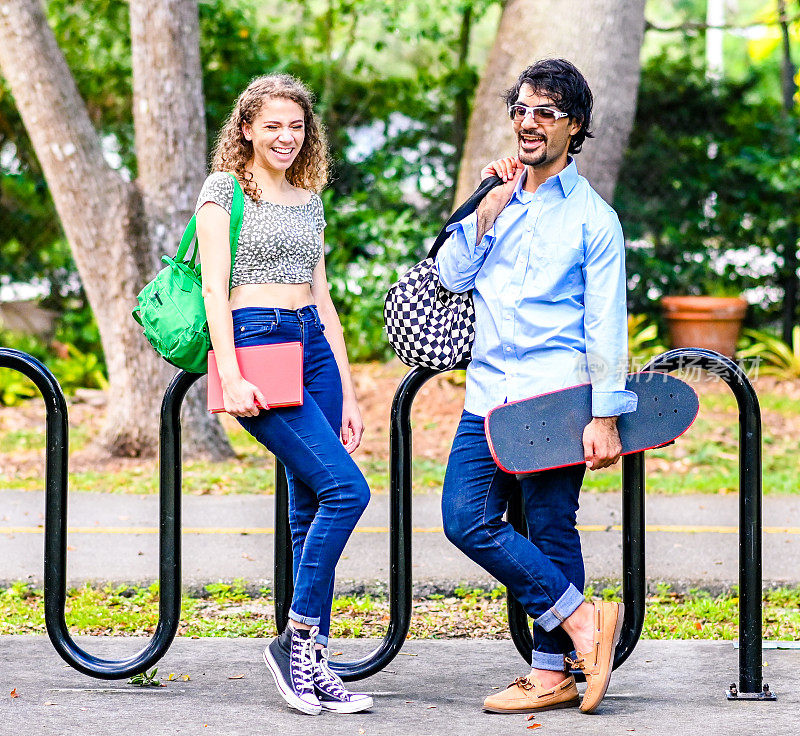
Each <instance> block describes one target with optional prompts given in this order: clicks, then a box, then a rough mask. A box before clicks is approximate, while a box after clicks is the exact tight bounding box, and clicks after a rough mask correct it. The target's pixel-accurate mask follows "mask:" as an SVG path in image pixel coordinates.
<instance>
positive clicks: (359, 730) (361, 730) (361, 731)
mask: <svg viewBox="0 0 800 736" xmlns="http://www.w3.org/2000/svg"><path fill="white" fill-rule="evenodd" d="M358 732H359V733H366V731H365V730H364V729H363V728H359V729H358Z"/></svg>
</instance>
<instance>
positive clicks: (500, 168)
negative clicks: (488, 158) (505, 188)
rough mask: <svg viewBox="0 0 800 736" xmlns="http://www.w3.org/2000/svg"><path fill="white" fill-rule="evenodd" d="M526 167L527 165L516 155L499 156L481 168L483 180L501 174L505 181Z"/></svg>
mask: <svg viewBox="0 0 800 736" xmlns="http://www.w3.org/2000/svg"><path fill="white" fill-rule="evenodd" d="M524 168H525V165H524V164H523V163H522V162H521V161H520V160H519V159H518V158H517V157H516V156H507V157H506V158H498V159H497V160H496V161H492V162H490V163H488V164H486V166H484V167H483V169H481V181H483V180H484V179H488V178H489V177H490V176H499V177H500V178H501V179H502V180H503V181H511V179H513V178H514V176H515V175H516V173H517V171H518V170H520V169H524Z"/></svg>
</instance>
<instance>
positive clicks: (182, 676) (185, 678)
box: [181, 675, 192, 682]
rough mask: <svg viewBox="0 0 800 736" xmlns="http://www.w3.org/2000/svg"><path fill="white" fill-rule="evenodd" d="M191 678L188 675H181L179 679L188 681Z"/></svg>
mask: <svg viewBox="0 0 800 736" xmlns="http://www.w3.org/2000/svg"><path fill="white" fill-rule="evenodd" d="M191 679H192V678H191V677H189V675H181V680H183V681H184V682H189V680H191Z"/></svg>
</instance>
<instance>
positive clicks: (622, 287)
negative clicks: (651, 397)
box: [583, 209, 638, 417]
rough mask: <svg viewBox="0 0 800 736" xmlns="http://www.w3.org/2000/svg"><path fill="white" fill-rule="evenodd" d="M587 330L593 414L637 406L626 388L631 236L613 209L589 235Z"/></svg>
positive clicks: (614, 413) (609, 413) (615, 412)
mask: <svg viewBox="0 0 800 736" xmlns="http://www.w3.org/2000/svg"><path fill="white" fill-rule="evenodd" d="M583 273H584V281H585V285H586V287H585V293H584V333H585V337H586V359H587V363H588V367H589V377H590V380H591V383H592V416H596V417H610V416H618V415H619V414H627V413H629V412H632V411H636V405H637V401H638V397H637V396H636V394H635V393H633V391H626V390H625V380H626V377H627V375H628V318H627V308H626V282H625V240H624V238H623V235H622V228H621V226H620V224H619V219H618V218H617V215H616V213H614V211H613V210H610V209H609V210H607V211H606V216H605V217H604V218H598V223H597V225H596V227H595V228H594V230H593V231H592V232H590V233H588V234H587V240H586V252H585V258H584V265H583Z"/></svg>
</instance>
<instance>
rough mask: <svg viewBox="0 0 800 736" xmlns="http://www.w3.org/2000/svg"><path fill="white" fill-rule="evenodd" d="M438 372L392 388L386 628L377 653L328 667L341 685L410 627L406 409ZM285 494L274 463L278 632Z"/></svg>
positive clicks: (379, 662) (389, 655)
mask: <svg viewBox="0 0 800 736" xmlns="http://www.w3.org/2000/svg"><path fill="white" fill-rule="evenodd" d="M437 373H438V371H432V370H427V369H424V368H414V369H413V370H411V371H409V373H408V374H407V375H406V376H405V378H404V379H403V381H402V382H401V383H400V386H398V388H397V391H396V392H395V395H394V399H393V401H392V411H391V424H390V428H389V456H390V458H391V460H390V467H389V483H390V491H389V626H388V628H387V630H386V634H385V636H384V638H383V640H382V641H381V643H380V644H379V645H378V647H377V648H376V649H375V650H374V651H373V652H372V653H371V654H368V655H367V656H366V657H362V658H361V659H358V660H354V661H350V662H346V661H344V662H342V661H336V662H332V663H331V667H332V669H333V670H334V671H335V672H336V673H337V674H338V675H339V676H340V677H341V678H342V679H344V680H359V679H361V678H364V677H369V676H370V675H374V674H375V673H376V672H379V671H380V670H382V669H383V668H384V667H385V666H386V665H387V664H389V662H391V661H392V660H393V659H394V658H395V657H396V656H397V653H398V652H399V651H400V649H401V648H402V646H403V643H404V642H405V640H406V636H407V635H408V630H409V627H410V626H411V604H412V593H413V591H412V583H411V405H412V403H413V401H414V397H415V396H416V395H417V392H418V391H419V389H420V388H421V387H422V386H423V384H424V383H425V382H426V381H427V380H428V379H429V378H432V377H433V376H435V375H437ZM289 540H290V533H289V514H288V488H287V484H286V476H285V473H284V471H283V469H282V467H281V466H280V463H278V468H277V472H276V482H275V621H276V623H277V625H278V629H279V630H282V629H283V628H284V627H285V626H286V622H287V621H288V614H289V607H290V603H291V599H292V578H293V576H292V547H291V543H290V541H289Z"/></svg>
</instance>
